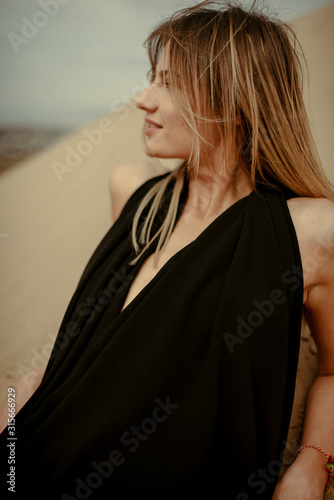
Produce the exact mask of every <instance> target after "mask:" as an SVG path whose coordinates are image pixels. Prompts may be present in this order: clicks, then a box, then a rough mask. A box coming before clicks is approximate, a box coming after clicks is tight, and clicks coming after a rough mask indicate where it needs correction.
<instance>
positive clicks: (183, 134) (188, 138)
mask: <svg viewBox="0 0 334 500" xmlns="http://www.w3.org/2000/svg"><path fill="white" fill-rule="evenodd" d="M166 118H167V120H166V125H167V127H166V129H167V131H168V135H169V136H171V135H172V136H173V139H174V140H175V141H177V142H178V143H183V144H188V145H189V147H191V144H192V136H193V133H192V131H191V129H190V127H189V126H188V125H187V124H186V123H185V122H184V121H183V120H182V118H181V117H180V116H179V115H178V114H177V113H176V112H175V111H171V112H170V113H169V115H168V116H166Z"/></svg>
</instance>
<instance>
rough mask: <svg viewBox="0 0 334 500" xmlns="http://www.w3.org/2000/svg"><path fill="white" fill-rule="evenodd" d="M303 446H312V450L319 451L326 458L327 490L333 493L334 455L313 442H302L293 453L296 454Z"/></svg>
mask: <svg viewBox="0 0 334 500" xmlns="http://www.w3.org/2000/svg"><path fill="white" fill-rule="evenodd" d="M305 448H313V449H314V450H318V451H320V452H321V453H322V454H323V455H324V456H325V457H326V458H327V464H326V469H327V472H328V475H329V477H328V481H327V486H326V488H327V492H328V493H334V457H333V456H332V455H328V453H326V452H325V451H324V450H323V449H322V448H319V446H316V445H315V444H303V445H302V446H301V447H300V448H298V450H297V451H296V453H295V456H297V455H298V453H299V452H300V451H302V450H304V449H305ZM332 481H333V484H332V486H331V482H332Z"/></svg>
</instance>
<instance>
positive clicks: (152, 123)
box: [145, 118, 162, 128]
mask: <svg viewBox="0 0 334 500" xmlns="http://www.w3.org/2000/svg"><path fill="white" fill-rule="evenodd" d="M145 122H146V123H147V127H148V128H162V126H161V125H159V123H157V122H155V121H153V120H151V119H150V118H145Z"/></svg>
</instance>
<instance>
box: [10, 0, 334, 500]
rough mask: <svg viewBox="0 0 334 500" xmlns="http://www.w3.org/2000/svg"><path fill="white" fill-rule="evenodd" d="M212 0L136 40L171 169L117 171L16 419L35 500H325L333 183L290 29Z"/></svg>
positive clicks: (152, 124) (158, 142)
mask: <svg viewBox="0 0 334 500" xmlns="http://www.w3.org/2000/svg"><path fill="white" fill-rule="evenodd" d="M214 6H215V4H214V2H203V3H201V4H199V5H197V6H195V7H193V8H190V9H186V10H183V11H180V12H179V13H177V14H176V15H175V16H173V17H172V18H171V19H170V20H168V21H166V22H164V23H162V24H161V25H160V26H159V27H158V28H156V29H155V30H154V31H153V33H152V34H151V35H150V37H149V38H148V41H147V45H148V52H149V57H150V61H151V65H152V78H151V83H150V85H149V87H148V88H147V89H146V90H145V91H144V92H143V93H142V94H141V95H140V96H139V97H138V99H137V106H138V107H139V108H140V109H141V110H143V111H144V113H145V128H144V134H145V149H146V153H147V155H148V156H149V157H161V158H177V159H180V160H181V162H180V166H179V167H177V168H176V169H175V170H173V171H172V172H166V171H165V170H163V169H162V170H161V169H160V167H156V166H154V165H153V164H151V163H145V164H142V165H139V166H137V165H128V166H123V167H120V168H118V169H117V170H115V171H114V172H113V174H112V177H111V195H112V202H113V211H114V218H115V219H116V220H115V223H114V225H113V227H112V228H111V230H110V231H109V232H108V234H107V235H106V237H105V238H104V240H103V241H102V242H101V244H100V246H99V247H98V248H97V250H96V252H95V253H94V255H93V257H92V259H91V260H90V262H89V263H88V265H87V267H86V269H85V271H84V274H83V276H82V278H81V280H80V283H79V285H78V288H77V290H76V292H75V294H74V296H73V298H72V301H71V303H70V305H69V307H68V310H67V312H66V314H65V317H64V320H63V323H62V325H61V328H60V332H59V335H58V338H57V340H56V343H55V346H54V350H53V353H52V355H51V359H50V361H49V364H48V367H47V369H46V373H45V374H44V377H43V379H42V382H41V384H40V385H39V387H38V389H37V390H36V392H35V393H34V394H33V396H32V397H31V398H30V399H29V401H28V402H27V404H26V405H25V406H24V407H23V408H22V410H21V411H20V412H19V414H18V415H17V418H16V429H17V431H16V432H17V437H18V439H17V457H18V465H17V467H18V472H17V474H18V475H17V477H18V481H19V478H21V479H20V482H21V485H22V486H21V491H24V492H25V493H26V492H27V491H30V489H31V490H33V491H34V492H35V497H36V492H37V493H38V494H40V495H41V497H42V498H44V497H45V495H47V498H62V499H73V498H110V496H111V495H112V494H113V493H122V494H124V493H138V492H140V493H142V494H145V496H146V497H150V496H152V497H153V496H154V497H155V496H156V495H157V494H159V495H160V496H164V495H165V496H166V497H167V495H168V496H170V495H171V494H176V495H179V496H181V495H182V496H183V495H185V494H186V495H188V496H190V495H191V494H194V493H195V492H196V493H197V494H205V495H206V496H207V497H208V498H228V499H238V500H246V499H251V498H265V499H270V498H273V499H274V500H282V499H284V500H289V499H294V500H296V499H303V500H305V499H310V500H311V499H312V500H316V499H321V498H322V497H323V493H324V490H325V488H326V485H327V481H328V477H329V474H328V471H327V469H326V467H327V466H328V462H329V461H328V458H327V457H326V456H325V455H324V453H323V452H322V451H320V450H319V449H317V448H320V449H321V450H322V449H323V450H324V451H325V452H326V453H327V454H330V453H332V454H333V453H334V422H333V418H332V415H333V410H334V361H333V360H334V331H333V322H332V321H331V318H330V313H331V304H332V303H333V300H334V266H333V260H334V222H333V221H334V217H333V215H334V208H333V203H332V201H331V200H333V191H332V189H331V187H330V185H329V182H328V181H327V180H326V178H325V176H324V174H323V173H322V170H321V168H320V166H319V161H318V159H317V156H316V153H315V148H314V146H313V141H312V138H311V134H310V131H309V126H308V122H307V117H306V113H305V109H304V104H303V100H302V90H301V79H300V78H301V66H300V62H299V60H298V57H297V51H298V44H297V42H296V40H295V38H294V35H293V33H292V31H291V30H290V29H289V28H288V27H287V26H285V25H284V24H282V23H281V22H278V21H273V20H270V19H269V18H268V17H267V16H264V15H263V14H261V13H259V12H256V11H255V10H254V9H253V10H252V11H251V12H249V13H247V12H245V11H244V10H243V9H241V8H239V7H233V6H230V5H228V4H224V6H223V7H222V8H218V7H216V9H213V8H212V7H214ZM158 174H160V175H158ZM310 263H312V265H310ZM303 312H304V313H305V317H306V319H307V321H308V323H309V326H310V328H311V330H312V333H313V335H314V338H315V340H316V343H317V348H318V353H319V370H318V376H317V378H316V380H315V382H314V384H313V386H312V389H311V391H310V394H309V397H308V404H307V413H306V419H305V425H304V433H303V442H302V444H303V445H312V446H313V448H312V447H311V448H310V447H306V446H305V447H303V449H301V450H300V452H299V453H298V456H297V458H296V460H295V461H294V462H293V464H292V465H291V466H290V467H289V469H288V471H287V472H286V473H285V474H283V476H282V478H281V479H280V480H279V481H278V476H279V472H280V469H281V465H282V457H283V453H284V448H285V443H286V436H287V430H288V426H289V419H290V415H291V408H292V402H293V394H294V385H295V378H296V368H297V362H298V349H299V336H300V326H301V319H302V313H303ZM2 437H3V440H5V439H6V438H7V435H6V432H4V433H3V434H2ZM314 447H315V448H314ZM22 478H24V481H23V482H22ZM18 487H19V482H18ZM43 495H44V497H43Z"/></svg>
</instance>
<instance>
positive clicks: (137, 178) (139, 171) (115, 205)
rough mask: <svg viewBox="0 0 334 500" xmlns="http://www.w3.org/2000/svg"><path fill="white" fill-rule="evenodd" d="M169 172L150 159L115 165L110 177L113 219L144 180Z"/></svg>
mask: <svg viewBox="0 0 334 500" xmlns="http://www.w3.org/2000/svg"><path fill="white" fill-rule="evenodd" d="M166 172H168V169H166V168H164V167H161V166H159V165H156V164H154V163H152V162H149V161H142V162H138V163H128V164H124V165H118V166H117V167H115V168H114V169H113V170H112V172H111V174H110V177H109V193H110V198H111V212H112V219H113V221H115V220H116V219H117V218H118V217H119V215H120V213H121V211H122V209H123V207H124V205H125V203H126V202H127V201H128V199H129V198H130V196H131V195H132V194H133V193H134V192H135V191H136V189H137V188H138V187H139V186H141V185H142V184H143V183H144V182H146V181H147V180H148V179H151V178H152V177H155V176H158V175H161V174H164V173H166Z"/></svg>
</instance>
